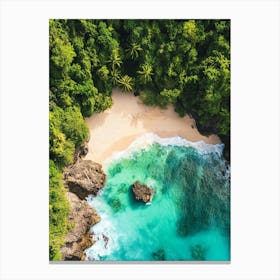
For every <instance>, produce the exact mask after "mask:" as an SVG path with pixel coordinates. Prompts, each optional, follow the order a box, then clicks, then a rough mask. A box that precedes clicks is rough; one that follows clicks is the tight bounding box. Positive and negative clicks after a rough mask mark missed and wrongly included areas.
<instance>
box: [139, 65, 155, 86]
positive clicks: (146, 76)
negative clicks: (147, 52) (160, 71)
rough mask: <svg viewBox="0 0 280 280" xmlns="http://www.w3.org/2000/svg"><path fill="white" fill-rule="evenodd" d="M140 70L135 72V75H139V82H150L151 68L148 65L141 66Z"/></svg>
mask: <svg viewBox="0 0 280 280" xmlns="http://www.w3.org/2000/svg"><path fill="white" fill-rule="evenodd" d="M141 69H142V70H139V71H137V73H138V74H139V75H140V76H139V78H140V80H141V81H143V83H144V84H146V83H147V82H150V81H151V80H152V77H151V76H152V75H153V72H152V71H153V68H152V66H151V65H149V64H145V65H141Z"/></svg>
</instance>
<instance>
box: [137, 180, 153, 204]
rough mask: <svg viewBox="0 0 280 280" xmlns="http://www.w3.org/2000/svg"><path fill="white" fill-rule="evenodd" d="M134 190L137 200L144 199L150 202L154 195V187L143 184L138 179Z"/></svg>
mask: <svg viewBox="0 0 280 280" xmlns="http://www.w3.org/2000/svg"><path fill="white" fill-rule="evenodd" d="M132 192H133V193H134V196H135V199H136V200H142V201H143V202H145V203H147V202H150V201H151V199H152V195H153V189H151V188H149V187H147V186H146V185H142V184H141V183H140V182H139V181H136V182H135V183H134V184H133V185H132Z"/></svg>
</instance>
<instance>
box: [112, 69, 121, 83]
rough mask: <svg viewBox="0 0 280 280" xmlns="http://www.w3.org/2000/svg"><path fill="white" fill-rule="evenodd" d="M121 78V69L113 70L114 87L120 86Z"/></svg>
mask: <svg viewBox="0 0 280 280" xmlns="http://www.w3.org/2000/svg"><path fill="white" fill-rule="evenodd" d="M120 76H121V72H120V70H119V69H113V70H112V71H111V80H112V83H113V85H114V86H115V85H117V84H118V82H119V79H120Z"/></svg>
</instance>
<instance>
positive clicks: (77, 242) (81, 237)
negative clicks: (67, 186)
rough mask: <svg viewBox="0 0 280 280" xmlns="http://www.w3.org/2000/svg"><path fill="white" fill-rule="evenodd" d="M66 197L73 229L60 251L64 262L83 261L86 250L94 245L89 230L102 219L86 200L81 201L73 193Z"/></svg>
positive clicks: (67, 194) (68, 193)
mask: <svg viewBox="0 0 280 280" xmlns="http://www.w3.org/2000/svg"><path fill="white" fill-rule="evenodd" d="M66 197H67V199H68V201H69V204H70V208H71V211H70V214H69V217H68V219H69V222H70V225H73V228H72V229H71V230H70V231H69V232H68V234H67V236H66V239H65V245H64V246H63V247H62V248H61V250H60V251H61V253H62V258H63V260H81V259H83V258H84V250H85V249H86V248H89V247H90V246H91V245H92V244H93V240H92V237H91V236H90V234H89V229H90V227H91V226H93V225H95V224H96V223H98V222H99V221H100V217H99V216H98V214H97V213H96V212H95V210H94V209H92V208H91V207H90V205H89V204H88V203H87V201H86V200H80V199H79V198H78V197H77V196H76V195H75V194H74V193H71V192H67V193H66Z"/></svg>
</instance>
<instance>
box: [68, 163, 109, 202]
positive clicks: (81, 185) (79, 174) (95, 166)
mask: <svg viewBox="0 0 280 280" xmlns="http://www.w3.org/2000/svg"><path fill="white" fill-rule="evenodd" d="M105 180H106V175H105V173H104V172H103V170H102V166H101V165H100V164H99V163H96V162H93V161H91V160H79V161H77V162H76V163H75V164H73V165H71V166H70V167H68V168H67V169H65V171H64V183H65V186H66V187H67V188H68V189H69V191H70V192H72V193H75V194H76V195H77V196H78V197H79V198H80V199H84V198H86V197H87V196H88V195H90V194H93V195H96V194H97V192H98V191H99V190H100V189H101V188H103V186H104V184H105Z"/></svg>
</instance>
